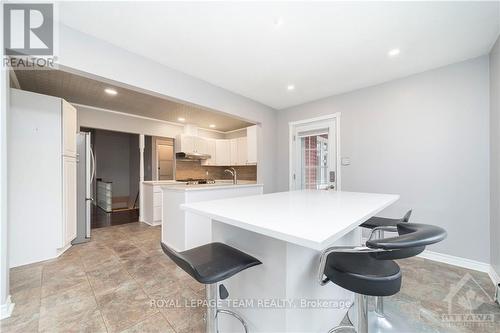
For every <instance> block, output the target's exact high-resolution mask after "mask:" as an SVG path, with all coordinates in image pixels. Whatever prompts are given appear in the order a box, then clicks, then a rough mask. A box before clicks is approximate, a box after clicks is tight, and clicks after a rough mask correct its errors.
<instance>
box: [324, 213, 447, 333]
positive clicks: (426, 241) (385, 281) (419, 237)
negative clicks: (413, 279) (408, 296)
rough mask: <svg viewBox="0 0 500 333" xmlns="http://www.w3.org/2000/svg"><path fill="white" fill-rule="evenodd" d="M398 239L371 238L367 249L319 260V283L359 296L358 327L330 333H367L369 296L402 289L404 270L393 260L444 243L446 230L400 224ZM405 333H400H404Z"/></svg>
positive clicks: (340, 249)
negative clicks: (349, 332)
mask: <svg viewBox="0 0 500 333" xmlns="http://www.w3.org/2000/svg"><path fill="white" fill-rule="evenodd" d="M396 231H397V232H398V233H399V235H398V236H396V237H390V238H384V239H373V240H372V239H369V240H368V241H367V242H366V246H364V247H348V246H334V247H331V248H328V249H326V250H325V251H323V253H322V254H321V257H320V267H319V281H320V284H322V285H325V284H326V283H328V282H330V281H331V282H333V283H335V284H337V285H339V286H341V287H343V288H345V289H348V290H350V291H352V292H354V293H356V299H355V303H354V305H355V308H356V310H357V320H356V323H355V326H338V327H335V328H333V329H332V330H330V331H329V332H330V333H333V332H338V331H340V330H343V329H351V330H354V331H355V332H357V333H368V332H369V329H368V298H367V297H368V296H391V295H394V294H396V293H398V292H399V290H400V289H401V270H400V268H399V266H398V264H396V262H394V261H393V260H392V259H396V258H398V257H399V256H405V257H407V256H408V255H409V254H410V253H420V252H422V251H423V249H424V248H425V246H427V245H430V244H434V243H437V242H440V241H442V240H443V239H445V238H446V231H445V230H444V229H442V228H440V227H436V226H432V225H427V224H416V223H399V224H397V225H396ZM405 331H406V330H402V331H399V332H405Z"/></svg>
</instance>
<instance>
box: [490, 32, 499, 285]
mask: <svg viewBox="0 0 500 333" xmlns="http://www.w3.org/2000/svg"><path fill="white" fill-rule="evenodd" d="M490 110H491V113H490V177H491V182H490V186H491V194H490V200H491V201H490V204H491V208H490V254H491V265H492V266H493V268H494V269H495V271H496V273H497V275H498V276H500V37H499V38H498V40H497V42H496V44H495V46H494V47H493V49H492V51H491V53H490ZM499 283H500V281H499Z"/></svg>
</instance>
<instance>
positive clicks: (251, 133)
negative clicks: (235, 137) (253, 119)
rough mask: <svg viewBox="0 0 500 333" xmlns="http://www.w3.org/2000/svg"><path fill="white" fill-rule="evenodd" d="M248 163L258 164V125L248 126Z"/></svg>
mask: <svg viewBox="0 0 500 333" xmlns="http://www.w3.org/2000/svg"><path fill="white" fill-rule="evenodd" d="M247 164H257V125H255V126H250V127H247Z"/></svg>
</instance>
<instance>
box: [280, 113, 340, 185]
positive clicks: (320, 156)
mask: <svg viewBox="0 0 500 333" xmlns="http://www.w3.org/2000/svg"><path fill="white" fill-rule="evenodd" d="M289 127H290V139H289V140H290V151H289V154H290V163H289V170H290V178H289V188H290V190H306V189H307V190H340V131H339V130H340V113H336V114H333V115H328V116H324V117H319V118H313V119H306V120H300V121H295V122H290V123H289Z"/></svg>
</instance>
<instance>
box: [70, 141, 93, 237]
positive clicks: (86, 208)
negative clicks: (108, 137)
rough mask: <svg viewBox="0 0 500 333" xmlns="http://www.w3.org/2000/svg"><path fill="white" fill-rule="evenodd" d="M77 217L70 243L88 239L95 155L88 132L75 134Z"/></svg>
mask: <svg viewBox="0 0 500 333" xmlns="http://www.w3.org/2000/svg"><path fill="white" fill-rule="evenodd" d="M76 143H77V153H78V165H77V174H76V175H77V183H76V189H77V204H76V211H77V219H76V238H75V240H73V242H72V244H79V243H85V242H88V241H89V240H90V219H91V214H92V204H93V201H94V198H93V197H92V195H93V194H92V183H93V181H94V179H95V157H94V153H93V152H92V147H91V143H90V133H88V132H80V133H78V136H77V142H76Z"/></svg>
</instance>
